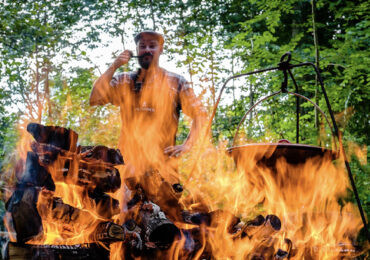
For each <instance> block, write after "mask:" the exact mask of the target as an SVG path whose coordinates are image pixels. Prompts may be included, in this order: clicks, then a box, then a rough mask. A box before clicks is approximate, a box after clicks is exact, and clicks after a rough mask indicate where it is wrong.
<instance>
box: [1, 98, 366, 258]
mask: <svg viewBox="0 0 370 260" xmlns="http://www.w3.org/2000/svg"><path fill="white" fill-rule="evenodd" d="M149 94H150V96H151V97H153V96H154V95H153V93H149ZM167 94H168V93H167ZM143 95H144V94H143ZM159 96H161V95H159ZM163 96H166V95H163ZM152 99H153V98H152ZM156 99H157V100H151V102H153V103H154V105H153V104H152V105H153V106H154V107H155V108H156V109H158V110H161V109H162V110H167V109H173V108H168V107H161V106H160V105H161V104H164V102H162V100H161V99H160V98H156ZM156 102H157V103H158V104H159V105H158V106H156V104H155V103H156ZM143 106H144V105H143ZM144 108H145V107H144ZM144 112H148V111H144ZM149 112H150V111H149ZM164 114H166V113H164ZM136 120H138V121H139V122H140V124H146V122H147V120H146V117H145V118H136ZM158 121H159V125H153V124H151V125H141V126H140V128H137V129H134V130H135V131H133V132H134V133H136V134H137V136H135V135H134V136H130V137H129V138H131V140H137V142H136V143H140V142H142V143H140V145H139V146H134V145H133V146H130V145H129V144H130V139H127V138H126V143H125V144H124V145H125V150H126V151H125V154H128V155H129V156H128V157H127V158H125V156H123V160H126V159H128V161H130V162H134V163H131V164H130V163H129V164H124V163H123V160H122V157H121V154H120V152H119V151H118V150H115V149H110V148H107V147H104V146H97V147H80V146H78V145H77V134H76V133H74V132H73V131H72V130H68V129H64V128H59V127H45V126H42V125H38V124H31V125H29V127H28V129H27V130H28V132H29V133H31V135H30V134H28V133H25V134H24V136H23V139H24V140H26V141H24V142H22V143H21V145H20V147H22V149H21V150H20V153H19V154H21V155H22V157H23V161H24V162H25V169H24V171H23V176H20V177H19V183H18V184H17V187H16V191H15V192H14V193H13V196H12V198H11V199H10V200H9V201H10V202H9V205H8V212H7V216H6V225H7V227H8V230H9V232H10V234H15V233H16V237H14V236H11V240H12V242H18V243H24V244H27V245H77V244H88V245H89V244H90V245H91V244H98V245H99V246H101V247H102V248H105V249H108V248H109V250H110V252H109V255H110V259H123V258H126V257H127V258H129V257H134V258H140V257H141V258H143V259H147V258H157V259H211V258H212V259H272V258H275V259H284V258H286V259H288V258H291V259H337V258H339V257H341V256H354V255H356V254H358V253H360V251H361V250H360V251H359V250H358V249H357V247H356V244H355V243H356V242H355V241H356V238H357V236H358V232H359V230H360V229H361V227H362V223H361V218H360V217H359V215H358V214H357V209H356V208H355V206H354V205H353V204H351V203H349V202H346V201H345V200H344V199H343V198H344V197H345V196H346V193H347V189H348V188H349V183H348V181H347V175H346V172H345V169H344V168H343V165H344V164H343V159H342V158H341V157H340V156H338V154H336V153H334V152H331V151H329V150H326V149H323V148H319V147H312V146H304V145H294V144H259V145H256V144H254V145H251V144H249V145H245V146H240V147H233V148H231V149H227V145H226V143H224V142H219V143H218V145H217V146H214V145H213V144H211V143H207V142H206V141H205V142H203V143H201V144H200V145H198V146H197V145H195V146H194V147H193V149H192V150H191V151H190V152H189V153H187V154H186V155H185V156H183V157H181V159H180V158H165V157H164V155H163V151H162V150H160V149H153V147H152V146H154V147H156V145H155V144H154V145H153V144H152V143H149V142H147V141H148V140H159V142H162V141H166V140H167V139H168V137H167V136H163V137H158V136H156V135H157V134H158V132H160V131H158V129H160V128H161V127H163V124H165V121H166V117H163V118H159V120H158ZM125 127H126V128H129V127H133V128H135V127H137V125H132V126H127V125H126V126H125ZM198 130H199V129H198ZM58 131H59V132H58ZM199 131H200V130H199ZM56 132H58V133H59V135H58V134H55V133H56ZM45 136H46V137H45ZM53 136H54V137H55V136H56V137H55V140H56V143H55V142H54V141H55V140H54V141H53ZM204 136H206V135H204V134H203V137H204ZM63 138H64V139H63ZM35 141H36V142H35ZM31 143H32V144H31ZM131 143H135V142H131ZM121 145H122V144H121ZM148 151H150V152H148ZM177 164H178V165H179V166H180V167H179V170H178V171H177V170H176V167H177V166H176V165H177ZM180 183H181V184H183V185H181V184H180ZM19 211H20V213H19ZM23 213H26V214H30V215H29V216H23V217H22V216H19V214H23ZM17 214H18V215H17ZM32 218H34V220H33V219H32ZM29 221H34V222H35V223H38V224H39V226H37V225H36V226H32V227H30V226H29V225H28V223H29ZM22 225H24V227H23V226H22ZM22 228H24V229H22ZM22 230H26V231H24V232H22ZM365 247H366V246H365ZM363 250H364V248H363Z"/></svg>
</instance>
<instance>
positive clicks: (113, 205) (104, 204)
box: [89, 189, 120, 219]
mask: <svg viewBox="0 0 370 260" xmlns="http://www.w3.org/2000/svg"><path fill="white" fill-rule="evenodd" d="M89 197H90V198H91V199H93V200H94V201H95V204H96V213H98V214H99V215H100V216H102V217H104V218H106V219H109V218H111V217H112V216H114V215H117V214H118V213H119V212H120V207H119V201H118V200H116V199H114V198H112V197H110V196H109V195H108V194H105V193H103V192H101V191H99V190H97V189H95V190H94V191H92V192H89Z"/></svg>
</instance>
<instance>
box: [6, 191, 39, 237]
mask: <svg viewBox="0 0 370 260" xmlns="http://www.w3.org/2000/svg"><path fill="white" fill-rule="evenodd" d="M38 195H39V189H38V188H36V187H24V186H20V185H17V187H16V190H15V192H14V193H13V195H12V196H11V197H10V199H9V200H8V202H7V203H6V210H7V211H8V212H10V213H11V217H12V221H13V226H14V229H15V231H16V233H17V242H18V243H25V242H27V241H28V240H30V239H31V238H32V237H34V236H36V235H38V234H39V233H40V232H41V231H42V222H41V217H40V215H39V213H38V211H37V208H36V203H37V199H38Z"/></svg>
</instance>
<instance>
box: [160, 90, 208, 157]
mask: <svg viewBox="0 0 370 260" xmlns="http://www.w3.org/2000/svg"><path fill="white" fill-rule="evenodd" d="M180 101H181V106H182V110H183V112H184V113H185V114H186V115H188V116H190V117H191V118H192V124H191V128H190V131H189V135H188V137H187V138H186V140H185V142H184V143H183V144H181V145H176V146H169V147H167V148H165V150H164V152H165V154H167V155H168V156H170V157H172V156H179V155H180V154H182V153H184V152H187V151H189V150H190V149H191V147H192V146H193V145H194V144H195V143H196V142H197V140H198V139H199V138H200V137H202V136H201V135H202V134H205V133H204V130H205V129H204V127H205V125H206V120H207V112H206V110H205V108H204V107H203V105H202V103H201V102H200V100H199V99H198V98H197V97H196V95H195V94H194V91H193V89H192V88H190V87H186V88H185V89H183V90H182V91H181V92H180Z"/></svg>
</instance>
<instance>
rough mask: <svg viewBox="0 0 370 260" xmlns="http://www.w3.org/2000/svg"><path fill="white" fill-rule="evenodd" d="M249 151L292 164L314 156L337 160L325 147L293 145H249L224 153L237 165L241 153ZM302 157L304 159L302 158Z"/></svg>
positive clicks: (236, 147) (336, 155)
mask: <svg viewBox="0 0 370 260" xmlns="http://www.w3.org/2000/svg"><path fill="white" fill-rule="evenodd" d="M249 151H250V152H253V151H255V153H256V154H265V155H267V158H266V156H263V157H265V159H268V158H270V157H271V159H272V158H277V157H281V156H282V157H285V158H286V159H287V160H288V161H290V162H291V163H293V164H296V163H300V162H304V161H305V159H307V158H311V157H314V156H320V157H324V156H330V157H331V158H332V160H335V159H337V158H338V153H337V152H335V151H333V150H330V149H327V148H325V147H320V146H314V145H307V144H295V143H293V144H292V143H249V144H244V145H239V146H234V147H230V148H228V149H227V151H226V152H227V153H228V154H229V156H232V157H233V158H234V160H235V161H236V163H237V161H239V160H238V157H240V155H241V154H242V153H243V152H249ZM268 154H269V155H268ZM273 155H274V156H273ZM302 156H303V157H304V158H302Z"/></svg>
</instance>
